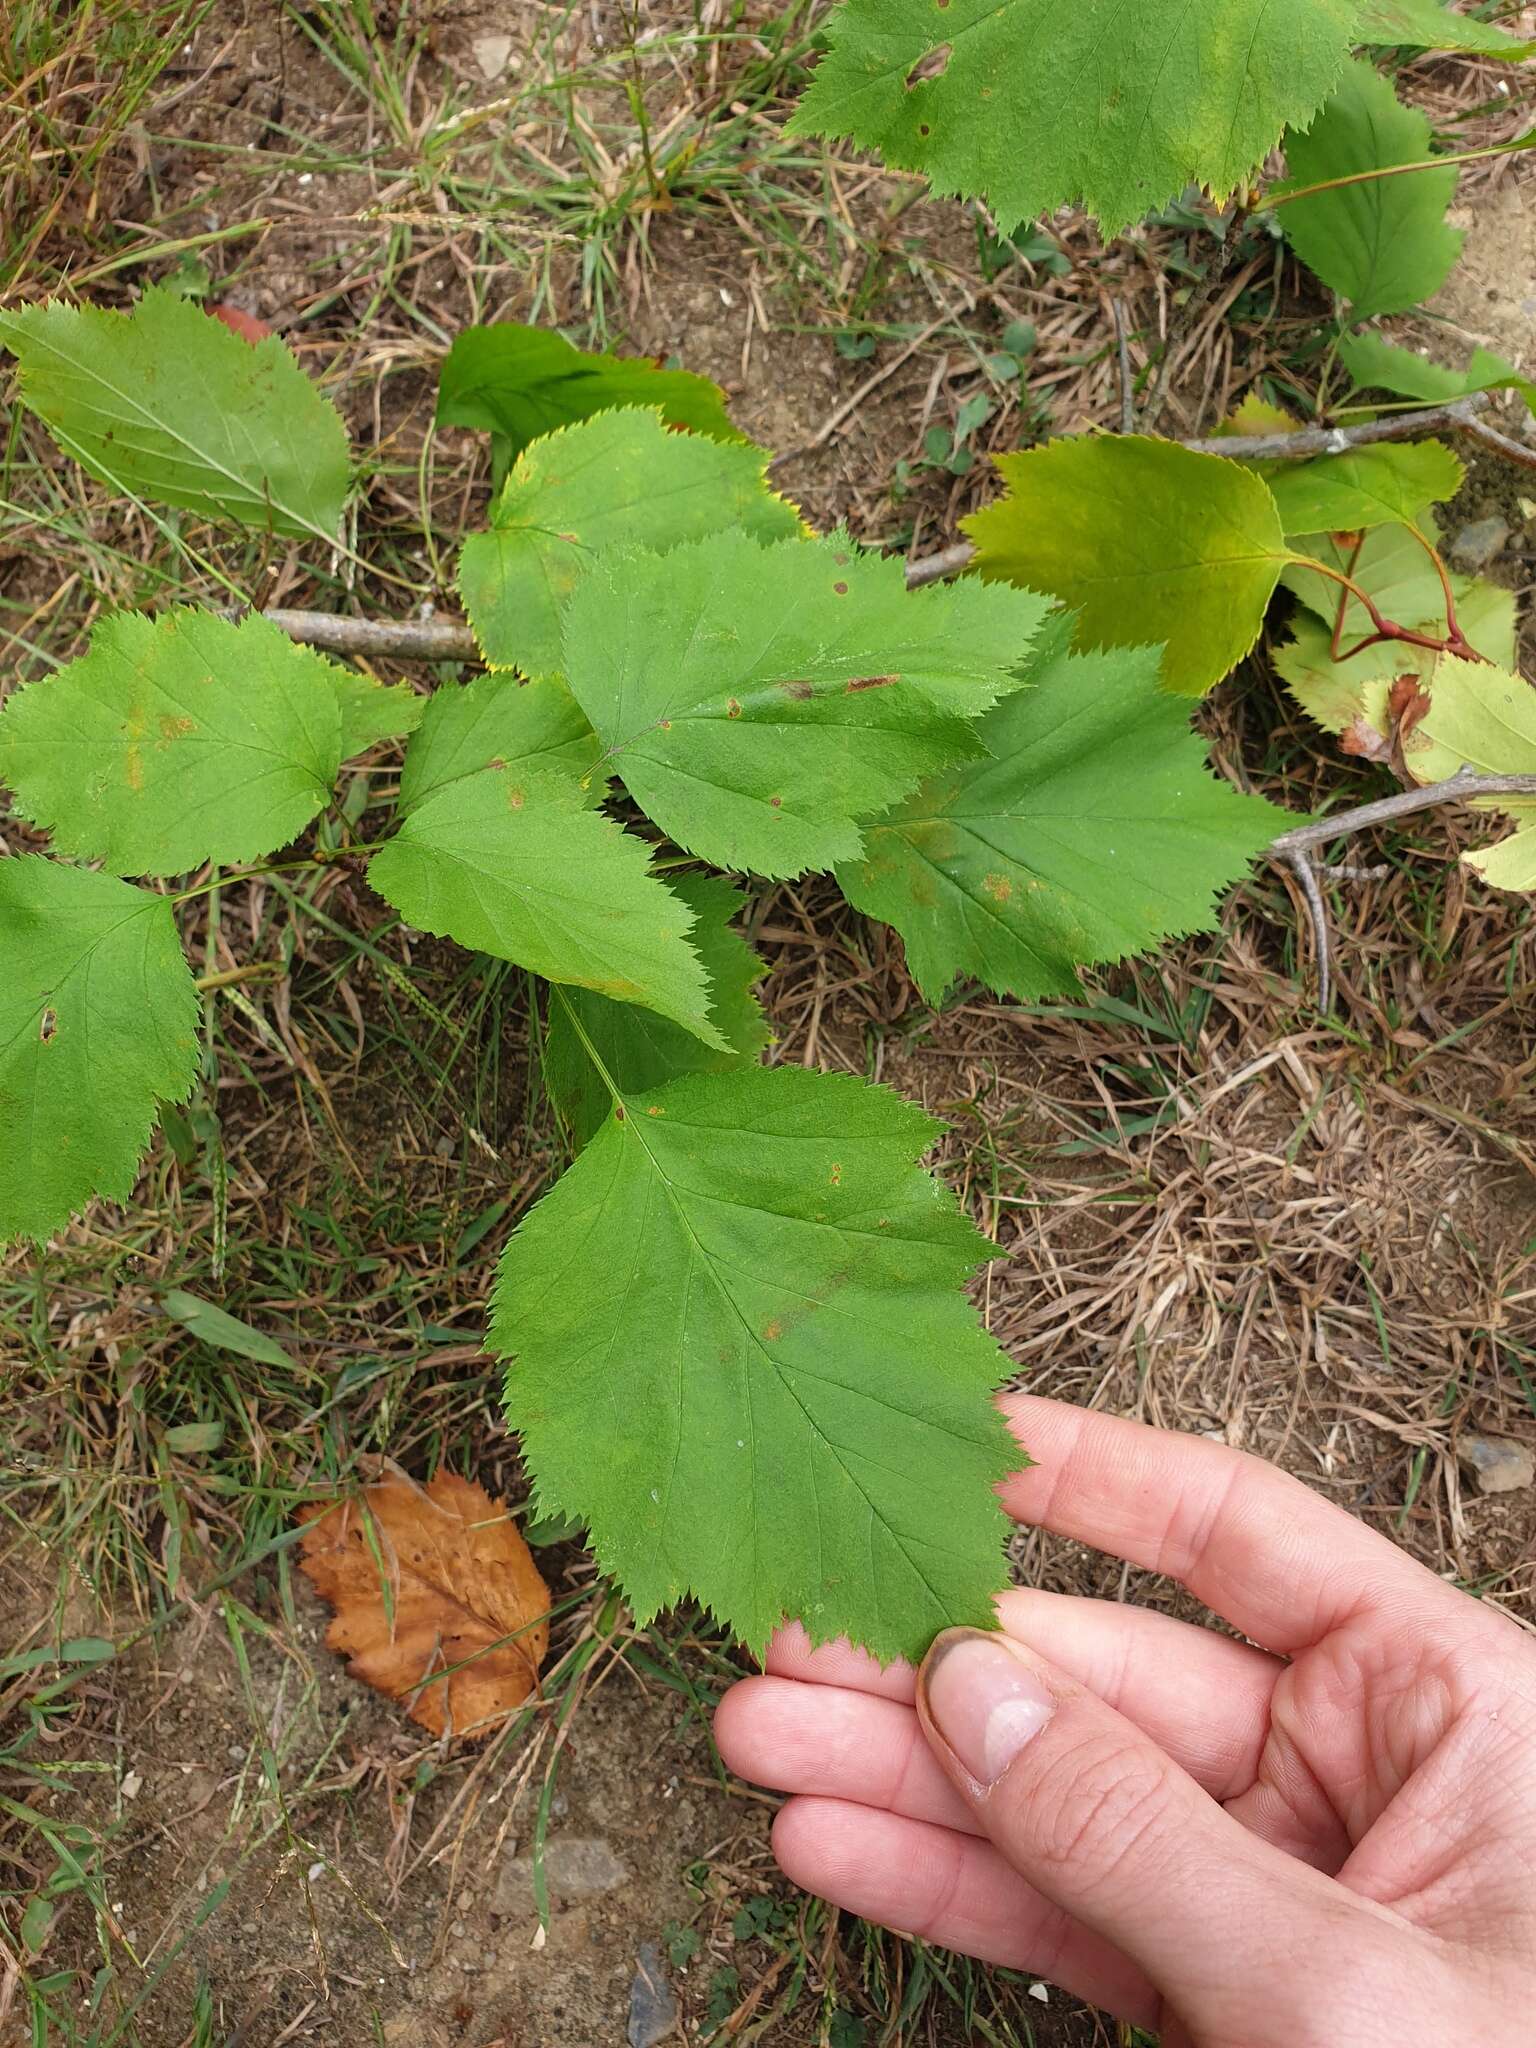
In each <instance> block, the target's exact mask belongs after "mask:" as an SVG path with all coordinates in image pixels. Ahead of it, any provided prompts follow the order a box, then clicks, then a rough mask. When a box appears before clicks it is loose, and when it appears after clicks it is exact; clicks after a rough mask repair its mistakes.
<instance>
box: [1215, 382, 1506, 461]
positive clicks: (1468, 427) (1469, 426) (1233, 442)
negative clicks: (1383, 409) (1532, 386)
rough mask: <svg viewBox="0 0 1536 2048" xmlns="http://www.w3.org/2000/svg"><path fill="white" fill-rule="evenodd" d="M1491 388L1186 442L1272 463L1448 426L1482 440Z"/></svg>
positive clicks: (1400, 438) (1486, 430)
mask: <svg viewBox="0 0 1536 2048" xmlns="http://www.w3.org/2000/svg"><path fill="white" fill-rule="evenodd" d="M1488 402H1489V400H1488V393H1487V392H1486V391H1472V392H1469V393H1468V394H1467V396H1466V397H1465V398H1453V399H1452V400H1451V402H1450V404H1449V405H1431V406H1426V407H1425V408H1424V409H1423V410H1422V411H1420V412H1394V413H1388V414H1387V415H1386V416H1385V418H1383V419H1379V420H1365V421H1363V422H1362V423H1361V425H1359V426H1358V427H1301V428H1298V430H1297V431H1296V432H1295V433H1294V434H1212V435H1208V436H1207V437H1206V438H1205V439H1203V440H1198V441H1185V442H1183V443H1182V444H1181V445H1182V446H1183V447H1185V448H1191V449H1193V450H1194V452H1195V454H1196V455H1226V456H1229V457H1230V458H1231V459H1232V461H1234V462H1270V461H1273V460H1274V459H1275V458H1276V457H1280V456H1295V457H1302V456H1307V455H1345V454H1347V453H1348V452H1349V450H1350V449H1351V448H1369V447H1371V446H1372V445H1373V444H1374V443H1375V442H1377V441H1408V440H1411V439H1412V438H1413V436H1414V435H1415V434H1435V433H1438V432H1439V431H1440V429H1441V428H1442V427H1454V428H1456V429H1457V430H1458V432H1460V433H1464V434H1476V435H1477V437H1478V439H1479V440H1482V439H1484V438H1485V437H1486V436H1487V435H1488V434H1490V433H1492V432H1493V429H1492V428H1491V427H1488V426H1486V425H1485V424H1484V422H1483V421H1481V420H1479V419H1478V418H1477V414H1478V413H1480V412H1481V411H1482V410H1483V408H1484V407H1485V406H1486V405H1487V404H1488ZM1498 438H1499V440H1500V442H1501V443H1504V445H1505V447H1506V448H1507V449H1517V448H1520V444H1519V442H1518V441H1505V437H1504V436H1503V435H1502V434H1501V435H1499V437H1498ZM1520 455H1521V457H1522V459H1524V460H1525V461H1527V462H1536V454H1533V453H1532V452H1531V451H1530V450H1528V449H1520Z"/></svg>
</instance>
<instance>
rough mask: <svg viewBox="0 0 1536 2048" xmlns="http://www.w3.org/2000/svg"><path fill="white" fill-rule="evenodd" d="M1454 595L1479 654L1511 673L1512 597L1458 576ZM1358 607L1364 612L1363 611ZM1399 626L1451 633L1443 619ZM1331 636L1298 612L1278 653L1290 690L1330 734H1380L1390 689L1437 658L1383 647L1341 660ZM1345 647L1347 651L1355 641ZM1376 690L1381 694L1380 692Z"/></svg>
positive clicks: (1392, 644) (1428, 652) (1403, 647)
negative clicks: (1354, 729)
mask: <svg viewBox="0 0 1536 2048" xmlns="http://www.w3.org/2000/svg"><path fill="white" fill-rule="evenodd" d="M1318 580H1321V579H1318ZM1335 587H1337V586H1335ZM1451 589H1452V591H1453V593H1454V595H1455V598H1456V617H1457V620H1458V622H1459V623H1460V626H1461V630H1462V631H1463V632H1464V633H1465V634H1466V636H1467V638H1468V640H1470V641H1471V643H1472V645H1473V646H1474V647H1475V648H1476V649H1477V651H1478V653H1479V654H1483V655H1486V656H1487V657H1488V659H1489V660H1490V661H1492V662H1496V663H1497V664H1498V665H1499V666H1500V667H1502V668H1512V667H1513V666H1514V662H1515V637H1516V627H1515V598H1514V593H1513V591H1509V590H1501V589H1500V588H1499V586H1498V584H1496V583H1489V582H1487V581H1485V580H1484V579H1483V578H1482V577H1472V576H1460V575H1458V574H1457V573H1456V572H1455V571H1454V570H1452V572H1451ZM1352 608H1353V609H1354V610H1355V612H1356V613H1358V607H1352ZM1399 623H1400V624H1411V625H1412V626H1413V627H1414V629H1415V630H1417V631H1418V632H1421V633H1424V634H1426V635H1433V634H1443V633H1444V631H1445V620H1444V617H1443V616H1442V617H1440V618H1430V619H1414V620H1411V621H1399ZM1332 637H1333V636H1332V628H1331V627H1330V626H1327V625H1325V624H1324V623H1323V621H1322V620H1321V619H1319V618H1317V617H1316V616H1315V615H1314V614H1313V613H1311V612H1309V611H1298V612H1297V614H1296V616H1295V617H1294V619H1292V621H1291V637H1290V639H1289V640H1287V641H1286V642H1285V643H1284V644H1283V645H1282V646H1280V647H1278V648H1276V650H1275V667H1276V668H1277V669H1278V670H1279V672H1280V675H1281V677H1282V678H1283V680H1284V682H1285V686H1286V688H1287V689H1288V690H1289V691H1290V693H1291V695H1292V696H1293V697H1294V698H1295V699H1296V701H1297V703H1298V704H1299V705H1300V706H1301V708H1302V710H1303V711H1305V712H1306V714H1307V716H1308V717H1309V718H1312V719H1315V720H1316V721H1317V723H1318V724H1319V725H1320V726H1322V727H1323V729H1324V731H1325V732H1343V731H1344V730H1345V728H1346V727H1348V726H1350V725H1353V724H1354V722H1355V720H1356V719H1357V718H1361V717H1363V718H1365V719H1367V720H1368V721H1369V722H1370V723H1371V724H1372V725H1375V726H1378V727H1379V726H1380V725H1381V720H1380V716H1379V710H1380V706H1381V705H1382V703H1383V702H1384V699H1385V686H1386V684H1388V683H1390V682H1391V681H1392V680H1393V679H1394V678H1395V677H1397V676H1401V675H1412V676H1419V677H1425V676H1428V675H1429V674H1431V672H1432V671H1433V669H1434V666H1435V662H1436V659H1437V657H1436V655H1435V653H1434V651H1433V650H1432V649H1430V648H1423V647H1413V646H1410V645H1409V644H1407V643H1406V642H1404V641H1401V640H1390V641H1386V640H1384V641H1378V642H1377V644H1376V645H1375V646H1374V647H1367V648H1364V649H1362V650H1361V652H1360V653H1358V654H1346V656H1345V658H1344V660H1342V661H1335V660H1334V659H1333V653H1332ZM1344 645H1345V647H1346V648H1348V646H1349V642H1348V641H1347V640H1346V641H1345V643H1344ZM1373 685H1380V686H1381V687H1380V688H1377V689H1373V688H1372V686H1373ZM1382 729H1383V730H1384V728H1382Z"/></svg>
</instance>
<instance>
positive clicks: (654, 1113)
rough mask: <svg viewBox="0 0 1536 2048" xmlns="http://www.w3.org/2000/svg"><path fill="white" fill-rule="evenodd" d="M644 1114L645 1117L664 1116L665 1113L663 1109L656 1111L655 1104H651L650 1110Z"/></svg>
mask: <svg viewBox="0 0 1536 2048" xmlns="http://www.w3.org/2000/svg"><path fill="white" fill-rule="evenodd" d="M645 1113H646V1115H647V1116H665V1115H666V1113H667V1112H666V1111H665V1110H664V1109H658V1108H657V1106H656V1104H655V1103H654V1102H653V1103H652V1104H651V1106H650V1108H649V1109H647V1111H646V1112H645Z"/></svg>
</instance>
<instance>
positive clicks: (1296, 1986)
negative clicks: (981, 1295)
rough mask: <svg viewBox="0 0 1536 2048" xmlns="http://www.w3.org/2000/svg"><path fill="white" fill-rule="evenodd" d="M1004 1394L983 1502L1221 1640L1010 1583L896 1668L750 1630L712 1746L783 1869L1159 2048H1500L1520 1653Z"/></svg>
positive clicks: (1237, 1469) (1344, 1521) (1522, 1826)
mask: <svg viewBox="0 0 1536 2048" xmlns="http://www.w3.org/2000/svg"><path fill="white" fill-rule="evenodd" d="M1003 1406H1004V1409H1005V1412H1006V1413H1007V1415H1008V1419H1009V1421H1010V1423H1011V1424H1012V1426H1013V1427H1014V1429H1015V1430H1016V1432H1017V1434H1018V1436H1019V1438H1020V1440H1021V1441H1022V1442H1023V1443H1025V1444H1027V1445H1028V1447H1029V1450H1030V1454H1031V1455H1032V1456H1033V1457H1034V1458H1036V1459H1037V1460H1038V1461H1039V1462H1038V1464H1036V1465H1035V1466H1033V1467H1032V1468H1030V1469H1029V1470H1028V1471H1025V1472H1022V1473H1018V1474H1016V1475H1015V1476H1014V1477H1013V1478H1012V1479H1010V1480H1009V1481H1008V1482H1007V1483H1006V1485H1005V1486H1004V1487H1003V1489H1002V1499H1003V1502H1004V1505H1005V1506H1006V1508H1007V1509H1008V1512H1009V1513H1010V1514H1012V1515H1013V1516H1015V1517H1016V1518H1017V1519H1018V1520H1020V1521H1024V1522H1032V1523H1038V1524H1040V1525H1042V1526H1043V1527H1045V1528H1047V1529H1051V1530H1053V1531H1055V1532H1056V1533H1057V1534H1058V1535H1063V1536H1068V1537H1072V1538H1075V1539H1076V1540H1077V1541H1079V1542H1082V1543H1088V1544H1092V1545H1093V1546H1094V1547H1095V1548H1097V1549H1100V1550H1107V1551H1109V1552H1111V1553H1112V1554H1113V1555H1115V1556H1117V1557H1123V1558H1127V1559H1129V1560H1130V1561H1131V1562H1132V1563H1133V1564H1138V1565H1144V1566H1146V1567H1148V1568H1149V1569H1151V1570H1153V1571H1158V1572H1165V1573H1167V1574H1169V1575H1170V1576H1171V1577H1173V1578H1176V1579H1178V1580H1179V1581H1181V1582H1182V1583H1183V1584H1184V1585H1186V1586H1187V1587H1188V1588H1189V1590H1190V1591H1191V1592H1192V1593H1194V1594H1195V1595H1196V1596H1197V1597H1198V1598H1199V1599H1201V1600H1203V1601H1204V1602H1205V1604H1206V1605H1207V1606H1208V1607H1210V1608H1211V1609H1212V1610H1213V1611H1214V1612H1215V1613H1216V1614H1218V1615H1220V1616H1221V1617H1222V1618H1223V1619H1224V1620H1226V1621H1228V1622H1230V1623H1231V1625H1232V1626H1233V1627H1234V1628H1237V1629H1240V1630H1241V1631H1242V1632H1243V1634H1244V1635H1245V1636H1247V1637H1249V1638H1251V1642H1246V1643H1239V1642H1234V1641H1233V1640H1232V1639H1231V1638H1229V1637H1227V1636H1222V1635H1218V1634H1216V1633H1214V1632H1213V1631H1211V1630H1209V1629H1202V1628H1197V1627H1191V1626H1189V1625H1188V1624H1186V1623H1184V1622H1180V1621H1175V1620H1173V1619H1171V1618H1170V1617H1169V1616H1166V1615H1163V1614H1159V1613H1156V1612H1154V1611H1152V1610H1150V1609H1147V1608H1138V1607H1123V1606H1118V1605H1115V1604H1112V1603H1110V1602H1106V1601H1099V1600H1089V1599H1076V1598H1070V1597H1067V1596H1065V1595H1061V1594H1053V1593H1043V1592H1011V1593H1006V1594H1004V1595H1003V1596H1002V1597H1001V1599H1000V1600H999V1602H998V1614H999V1618H1000V1620H1001V1623H1002V1633H1000V1634H988V1633H986V1632H983V1631H980V1630H974V1629H951V1630H949V1631H947V1632H946V1633H945V1634H944V1635H942V1636H940V1637H939V1639H938V1641H937V1642H936V1643H935V1644H934V1646H933V1648H932V1649H931V1650H930V1651H929V1653H928V1656H927V1658H926V1659H925V1660H924V1663H923V1666H922V1670H921V1672H920V1673H919V1674H917V1675H916V1676H915V1677H914V1674H913V1672H912V1671H911V1669H910V1668H909V1667H907V1666H904V1665H896V1666H892V1667H891V1668H890V1669H888V1670H884V1671H882V1670H881V1669H880V1668H879V1666H878V1665H877V1664H875V1663H874V1661H873V1660H872V1659H871V1658H869V1657H868V1656H866V1655H865V1654H864V1653H863V1652H861V1651H854V1650H850V1649H849V1648H848V1646H847V1645H846V1644H834V1645H830V1646H828V1647H825V1648H822V1649H819V1650H814V1651H813V1650H812V1649H811V1648H810V1646H809V1644H808V1642H807V1640H806V1638H805V1636H804V1634H803V1633H802V1632H801V1631H800V1630H799V1629H798V1628H793V1629H786V1630H783V1631H781V1633H780V1634H779V1635H778V1636H777V1637H776V1638H775V1640H774V1642H773V1644H772V1645H771V1646H770V1649H769V1652H768V1657H767V1663H766V1672H765V1675H764V1676H762V1677H755V1678H747V1679H743V1680H742V1681H741V1682H740V1683H739V1684H737V1685H735V1686H733V1687H732V1688H731V1690H730V1691H729V1692H728V1693H727V1694H726V1696H725V1698H724V1700H723V1701H722V1702H721V1705H720V1708H719V1712H718V1714H717V1716H716V1721H715V1733H716V1739H717V1741H718V1743H719V1746H720V1753H721V1755H722V1756H723V1757H724V1759H725V1761H726V1762H727V1763H728V1764H729V1765H730V1767H731V1768H732V1769H733V1770H735V1771H737V1772H738V1773H739V1774H740V1775H741V1776H743V1777H746V1778H751V1779H753V1780H755V1781H756V1782H757V1783H759V1784H763V1785H771V1786H774V1787H776V1788H778V1789H780V1790H782V1791H785V1792H789V1793H791V1794H793V1795H794V1796H793V1797H791V1799H790V1800H789V1802H788V1803H787V1804H786V1805H785V1806H784V1807H783V1809H782V1810H781V1811H780V1813H779V1815H778V1817H777V1819H776V1821H775V1823H774V1830H773V1844H774V1852H775V1854H776V1855H777V1857H778V1860H779V1862H780V1864H781V1865H782V1867H783V1869H784V1871H785V1873H786V1874H787V1875H788V1876H789V1877H790V1878H791V1879H792V1880H793V1881H794V1882H795V1883H796V1884H799V1885H802V1886H803V1887H804V1888H805V1889H806V1890H807V1891H811V1892H815V1893H818V1894H819V1895H820V1896H821V1897H823V1898H826V1899H829V1900H831V1901H833V1902H834V1903H835V1904H837V1905H839V1906H844V1907H846V1908H847V1909H848V1910H849V1911H851V1912H855V1913H859V1914H861V1915H863V1916H864V1917H865V1918H866V1919H871V1920H878V1921H881V1922H883V1923H884V1924H885V1925H887V1926H889V1927H894V1928H897V1929H899V1930H901V1931H903V1932H905V1933H909V1934H914V1935H917V1936H920V1937H921V1938H922V1939H923V1940H926V1941H931V1942H935V1943H939V1944H941V1945H942V1946H944V1947H946V1948H955V1949H962V1950H964V1951H966V1952H967V1953H968V1954H970V1955H974V1956H979V1957H981V1958H983V1959H984V1960H986V1961H990V1962H996V1963H1004V1964H1008V1965H1010V1966H1011V1967H1013V1968H1015V1969H1022V1970H1027V1971H1029V1972H1030V1973H1031V1974H1034V1975H1039V1976H1044V1977H1049V1978H1051V1979H1052V1980H1053V1981H1054V1982H1056V1983H1058V1984H1060V1985H1062V1986H1063V1987H1064V1988H1066V1989H1067V1990H1069V1991H1072V1992H1075V1993H1076V1994H1077V1995H1078V1996H1079V1997H1081V1998H1084V1999H1087V2000H1089V2001H1090V2002H1091V2003H1093V2004H1095V2005H1100V2006H1104V2007H1106V2008H1108V2009H1109V2010H1110V2011H1111V2012H1114V2013H1116V2014H1118V2015H1120V2016H1121V2017H1122V2018H1125V2019H1128V2020H1132V2021H1134V2022H1136V2023H1137V2024H1139V2025H1141V2026H1144V2027H1153V2028H1160V2029H1161V2030H1162V2032H1163V2040H1164V2043H1165V2044H1166V2048H1173V2044H1175V2043H1187V2044H1192V2048H1306V2044H1309V2043H1324V2042H1326V2043H1327V2044H1328V2048H1377V2044H1380V2048H1388V2044H1391V2048H1397V2044H1398V2043H1400V2042H1401V2041H1402V2040H1404V2039H1405V2038H1407V2037H1408V2036H1407V2035H1405V2033H1404V2026H1405V2023H1406V2024H1407V2026H1408V2033H1409V2034H1410V2035H1412V2037H1413V2038H1415V2039H1418V2038H1424V2036H1423V2035H1422V2034H1421V2031H1420V2029H1421V2028H1422V2026H1423V2024H1424V2023H1425V2022H1426V2021H1431V2022H1432V2023H1433V2037H1434V2039H1435V2040H1436V2041H1437V2042H1438V2043H1441V2044H1472V2043H1477V2044H1479V2048H1484V2044H1493V2043H1496V2042H1505V2041H1510V2042H1512V2041H1515V2040H1519V2039H1525V2038H1529V2029H1530V2027H1531V2024H1532V2021H1531V2015H1532V2014H1533V2013H1536V1644H1533V1642H1532V1641H1531V1640H1530V1639H1529V1638H1528V1637H1526V1636H1524V1635H1523V1634H1522V1633H1521V1631H1520V1630H1519V1629H1518V1628H1517V1627H1516V1625H1515V1624H1514V1623H1513V1622H1511V1621H1510V1620H1508V1619H1507V1618H1506V1617H1504V1616H1502V1615H1500V1614H1498V1613H1496V1612H1494V1611H1493V1610H1491V1609H1489V1608H1485V1607H1482V1606H1480V1605H1479V1604H1478V1603H1477V1602H1476V1601H1475V1600H1472V1599H1470V1598H1468V1596H1467V1595H1466V1594H1464V1593H1460V1592H1457V1591H1456V1590H1455V1589H1454V1588H1453V1587H1450V1586H1447V1585H1446V1584H1445V1583H1444V1582H1443V1581H1441V1580H1440V1579H1437V1578H1435V1577H1434V1576H1433V1574H1432V1573H1430V1572H1429V1571H1427V1570H1425V1569H1424V1567H1423V1566H1421V1565H1419V1564H1416V1563H1414V1562H1413V1560H1412V1559H1410V1558H1408V1557H1407V1556H1405V1555H1404V1554H1403V1552H1401V1551H1400V1550H1398V1549H1397V1548H1396V1547H1395V1546H1394V1545H1393V1544H1391V1543H1390V1542H1388V1541H1387V1540H1386V1539H1385V1538H1384V1537H1381V1536H1378V1535H1376V1534H1374V1533H1373V1532H1372V1531H1371V1530H1369V1529H1366V1528H1365V1527H1363V1526H1362V1525H1361V1524H1360V1523H1359V1522H1357V1521H1356V1520H1355V1519H1354V1518H1353V1517H1352V1516H1351V1515H1348V1514H1346V1513H1345V1512H1344V1511H1343V1510H1342V1509H1340V1508H1336V1507H1333V1506H1331V1505H1329V1504H1328V1503H1327V1502H1325V1501H1323V1500H1321V1499H1319V1498H1318V1497H1317V1495H1315V1494H1314V1493H1312V1492H1311V1491H1310V1490H1309V1489H1308V1488H1307V1487H1305V1486H1303V1485H1302V1484H1301V1483H1300V1482H1299V1481H1297V1480H1294V1479H1290V1478H1287V1477H1286V1476H1285V1475H1284V1474H1283V1473H1281V1472H1279V1471H1277V1470H1275V1469H1274V1468H1273V1467H1272V1466H1269V1465H1266V1464H1264V1463H1262V1462H1261V1461H1260V1460H1258V1459H1255V1458H1250V1457H1246V1456H1244V1455H1243V1454H1242V1453H1240V1452H1237V1451H1232V1450H1227V1449H1225V1448H1224V1447H1223V1446H1221V1445H1218V1444H1212V1443H1209V1442H1207V1441H1206V1440H1204V1439H1203V1438H1199V1437H1187V1436H1176V1435H1172V1434H1169V1433H1166V1432H1163V1431H1159V1430H1154V1429H1148V1428H1145V1427H1143V1426H1142V1425H1141V1424H1139V1423H1133V1422H1125V1421H1120V1420H1117V1419H1115V1418H1113V1417H1110V1416H1104V1415H1096V1414H1093V1413H1090V1412H1089V1411H1087V1410H1084V1409H1080V1408H1072V1407H1066V1406H1062V1405H1061V1404H1059V1403H1057V1402H1054V1401H1043V1400H1038V1399H1034V1398H1031V1397H1029V1396H1024V1395H1018V1396H1011V1397H1009V1398H1008V1399H1006V1400H1005V1402H1004V1404H1003ZM1253 1644H1263V1645H1264V1646H1265V1647H1264V1648H1263V1649H1258V1648H1255V1647H1253V1646H1252V1645H1253ZM925 1738H926V1739H925Z"/></svg>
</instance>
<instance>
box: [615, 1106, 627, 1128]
mask: <svg viewBox="0 0 1536 2048" xmlns="http://www.w3.org/2000/svg"><path fill="white" fill-rule="evenodd" d="M624 1113H625V1112H624V1105H623V1103H622V1102H616V1103H615V1104H614V1105H613V1120H614V1122H615V1123H618V1124H621V1123H623V1121H624Z"/></svg>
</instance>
